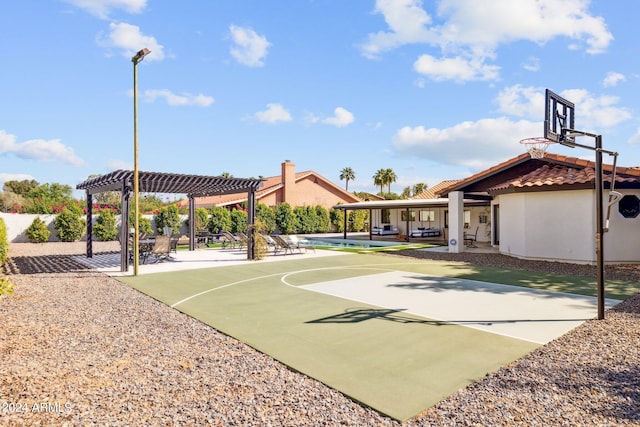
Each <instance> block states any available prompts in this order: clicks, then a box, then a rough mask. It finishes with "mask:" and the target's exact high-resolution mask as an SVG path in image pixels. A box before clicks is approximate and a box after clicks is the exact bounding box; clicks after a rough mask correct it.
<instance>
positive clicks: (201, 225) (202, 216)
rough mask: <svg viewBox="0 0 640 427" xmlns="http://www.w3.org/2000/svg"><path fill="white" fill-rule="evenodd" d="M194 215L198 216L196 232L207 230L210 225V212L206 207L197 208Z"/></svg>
mask: <svg viewBox="0 0 640 427" xmlns="http://www.w3.org/2000/svg"><path fill="white" fill-rule="evenodd" d="M194 216H195V218H196V224H195V229H196V232H202V231H206V230H207V228H208V227H209V212H208V211H207V210H206V209H205V208H196V210H195V212H194Z"/></svg>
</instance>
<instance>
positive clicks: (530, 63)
mask: <svg viewBox="0 0 640 427" xmlns="http://www.w3.org/2000/svg"><path fill="white" fill-rule="evenodd" d="M522 68H524V69H525V70H527V71H531V72H532V73H535V72H536V71H538V70H540V58H536V57H535V56H531V57H529V58H527V62H525V63H524V64H522Z"/></svg>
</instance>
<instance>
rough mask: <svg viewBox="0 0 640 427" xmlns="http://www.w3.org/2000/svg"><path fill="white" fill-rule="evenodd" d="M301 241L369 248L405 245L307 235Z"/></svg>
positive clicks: (333, 245) (320, 244)
mask: <svg viewBox="0 0 640 427" xmlns="http://www.w3.org/2000/svg"><path fill="white" fill-rule="evenodd" d="M301 242H303V243H305V244H307V245H312V246H325V247H327V246H328V247H332V248H355V249H367V248H383V247H385V246H398V245H404V244H405V243H403V242H379V241H374V240H349V239H347V240H345V239H333V238H328V237H318V238H316V237H305V238H303V239H301Z"/></svg>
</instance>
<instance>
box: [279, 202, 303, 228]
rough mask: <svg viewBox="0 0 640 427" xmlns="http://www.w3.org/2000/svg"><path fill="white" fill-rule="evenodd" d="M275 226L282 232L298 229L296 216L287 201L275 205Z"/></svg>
mask: <svg viewBox="0 0 640 427" xmlns="http://www.w3.org/2000/svg"><path fill="white" fill-rule="evenodd" d="M276 227H278V230H279V231H280V233H282V234H292V233H295V232H296V230H297V229H298V225H297V220H296V216H295V215H294V214H293V210H291V205H289V203H286V202H285V203H280V204H279V205H278V206H277V207H276Z"/></svg>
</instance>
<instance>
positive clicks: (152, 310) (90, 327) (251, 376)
mask: <svg viewBox="0 0 640 427" xmlns="http://www.w3.org/2000/svg"><path fill="white" fill-rule="evenodd" d="M113 250H118V246H117V244H115V245H114V244H97V245H94V252H106V251H113ZM83 251H84V245H82V244H68V243H67V244H65V243H57V244H56V243H46V244H41V245H37V244H13V245H11V247H10V255H11V257H12V263H11V264H10V266H9V267H8V268H5V273H6V274H9V275H10V278H11V280H12V281H13V282H14V284H15V294H14V295H13V296H9V297H5V298H3V299H2V300H0V319H2V328H0V355H1V357H2V363H0V405H1V406H0V425H16V426H22V425H24V426H34V425H74V426H75V425H87V426H93V425H111V426H119V425H122V426H124V425H213V426H234V425H236V426H240V425H241V426H245V425H249V426H253V425H255V426H269V425H271V426H299V425H304V426H321V425H322V426H335V425H352V426H364V425H376V426H398V425H400V424H399V423H397V422H395V421H393V420H391V419H389V418H386V417H384V416H382V415H380V414H378V413H376V412H375V411H373V410H371V409H368V408H364V407H362V406H361V405H359V404H357V403H355V402H353V401H351V400H350V399H348V398H346V397H344V396H343V395H342V394H340V393H338V392H336V391H335V390H332V389H330V388H328V387H326V386H324V385H323V384H321V383H319V382H317V381H315V380H313V379H310V378H308V377H306V376H304V375H302V374H299V373H297V372H294V371H291V370H290V369H288V368H287V367H286V366H284V365H282V364H280V363H279V362H277V361H275V360H273V359H272V358H270V357H269V356H266V355H263V354H261V353H259V352H257V351H255V350H254V349H252V348H250V347H248V346H246V345H244V344H242V343H240V342H238V341H237V340H235V339H233V338H230V337H228V336H226V335H223V334H221V333H219V332H217V331H215V330H213V329H211V328H210V327H208V326H206V325H203V324H202V323H200V322H198V321H197V320H194V319H192V318H190V317H188V316H185V315H183V314H181V313H179V312H177V311H175V310H173V309H170V308H169V307H167V306H165V305H164V304H161V303H159V302H157V301H155V300H153V299H151V298H149V297H147V296H145V295H143V294H141V293H139V292H137V291H135V290H133V289H131V288H129V287H127V286H124V285H122V284H120V283H119V282H117V281H116V280H114V279H111V278H109V277H107V276H105V275H103V274H101V273H97V272H95V271H91V270H87V269H85V268H84V267H82V266H81V265H77V264H75V263H73V262H72V261H71V260H70V259H69V258H68V257H66V256H65V255H69V254H77V253H83ZM406 255H408V256H415V257H421V258H425V257H429V258H435V259H456V260H460V261H464V262H469V263H474V264H475V263H477V264H482V265H494V266H504V267H510V268H527V269H530V270H536V271H547V272H557V273H562V274H565V273H568V274H587V275H594V274H595V270H594V269H593V267H589V266H575V265H569V264H556V263H544V262H527V261H521V260H516V259H513V258H510V257H506V256H501V255H495V254H469V253H465V254H443V253H425V252H422V251H413V252H412V253H408V252H407V253H405V256H406ZM606 274H607V278H623V279H626V280H635V281H639V280H640V271H639V270H638V269H636V268H635V267H633V266H626V267H619V268H615V269H613V268H607V273H606ZM105 302H108V303H105ZM639 408H640V295H637V296H635V297H633V298H630V299H629V300H627V301H626V302H624V303H622V304H620V305H618V306H617V307H615V308H614V309H612V310H609V311H608V312H607V315H606V319H605V320H603V321H595V320H594V321H589V322H586V323H585V324H583V325H582V326H580V327H578V328H576V329H574V330H573V331H571V332H570V333H568V334H566V335H564V336H562V337H560V338H558V339H556V340H554V341H552V342H550V343H549V344H547V345H545V346H543V347H540V348H539V349H538V350H536V351H534V352H532V353H531V354H529V355H527V356H525V357H524V358H522V359H520V360H518V361H516V362H513V363H512V364H510V365H509V366H506V367H504V368H502V369H500V370H499V371H497V372H495V373H491V374H488V375H487V376H486V377H485V378H484V379H483V380H482V381H479V382H477V383H475V384H473V385H471V386H469V387H467V388H465V389H462V390H460V391H459V392H458V393H456V394H454V395H452V396H450V397H449V398H447V399H445V400H443V401H441V402H440V403H438V404H437V405H436V406H434V407H432V408H430V409H428V410H427V411H425V412H424V413H423V414H421V415H419V416H418V417H416V418H414V419H411V420H409V421H407V422H406V423H404V425H407V426H418V425H434V426H436V425H437V426H440V425H449V426H467V425H473V426H487V425H522V426H534V425H540V426H555V425H562V426H564V425H566V426H576V425H585V426H593V425H640V409H639Z"/></svg>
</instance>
